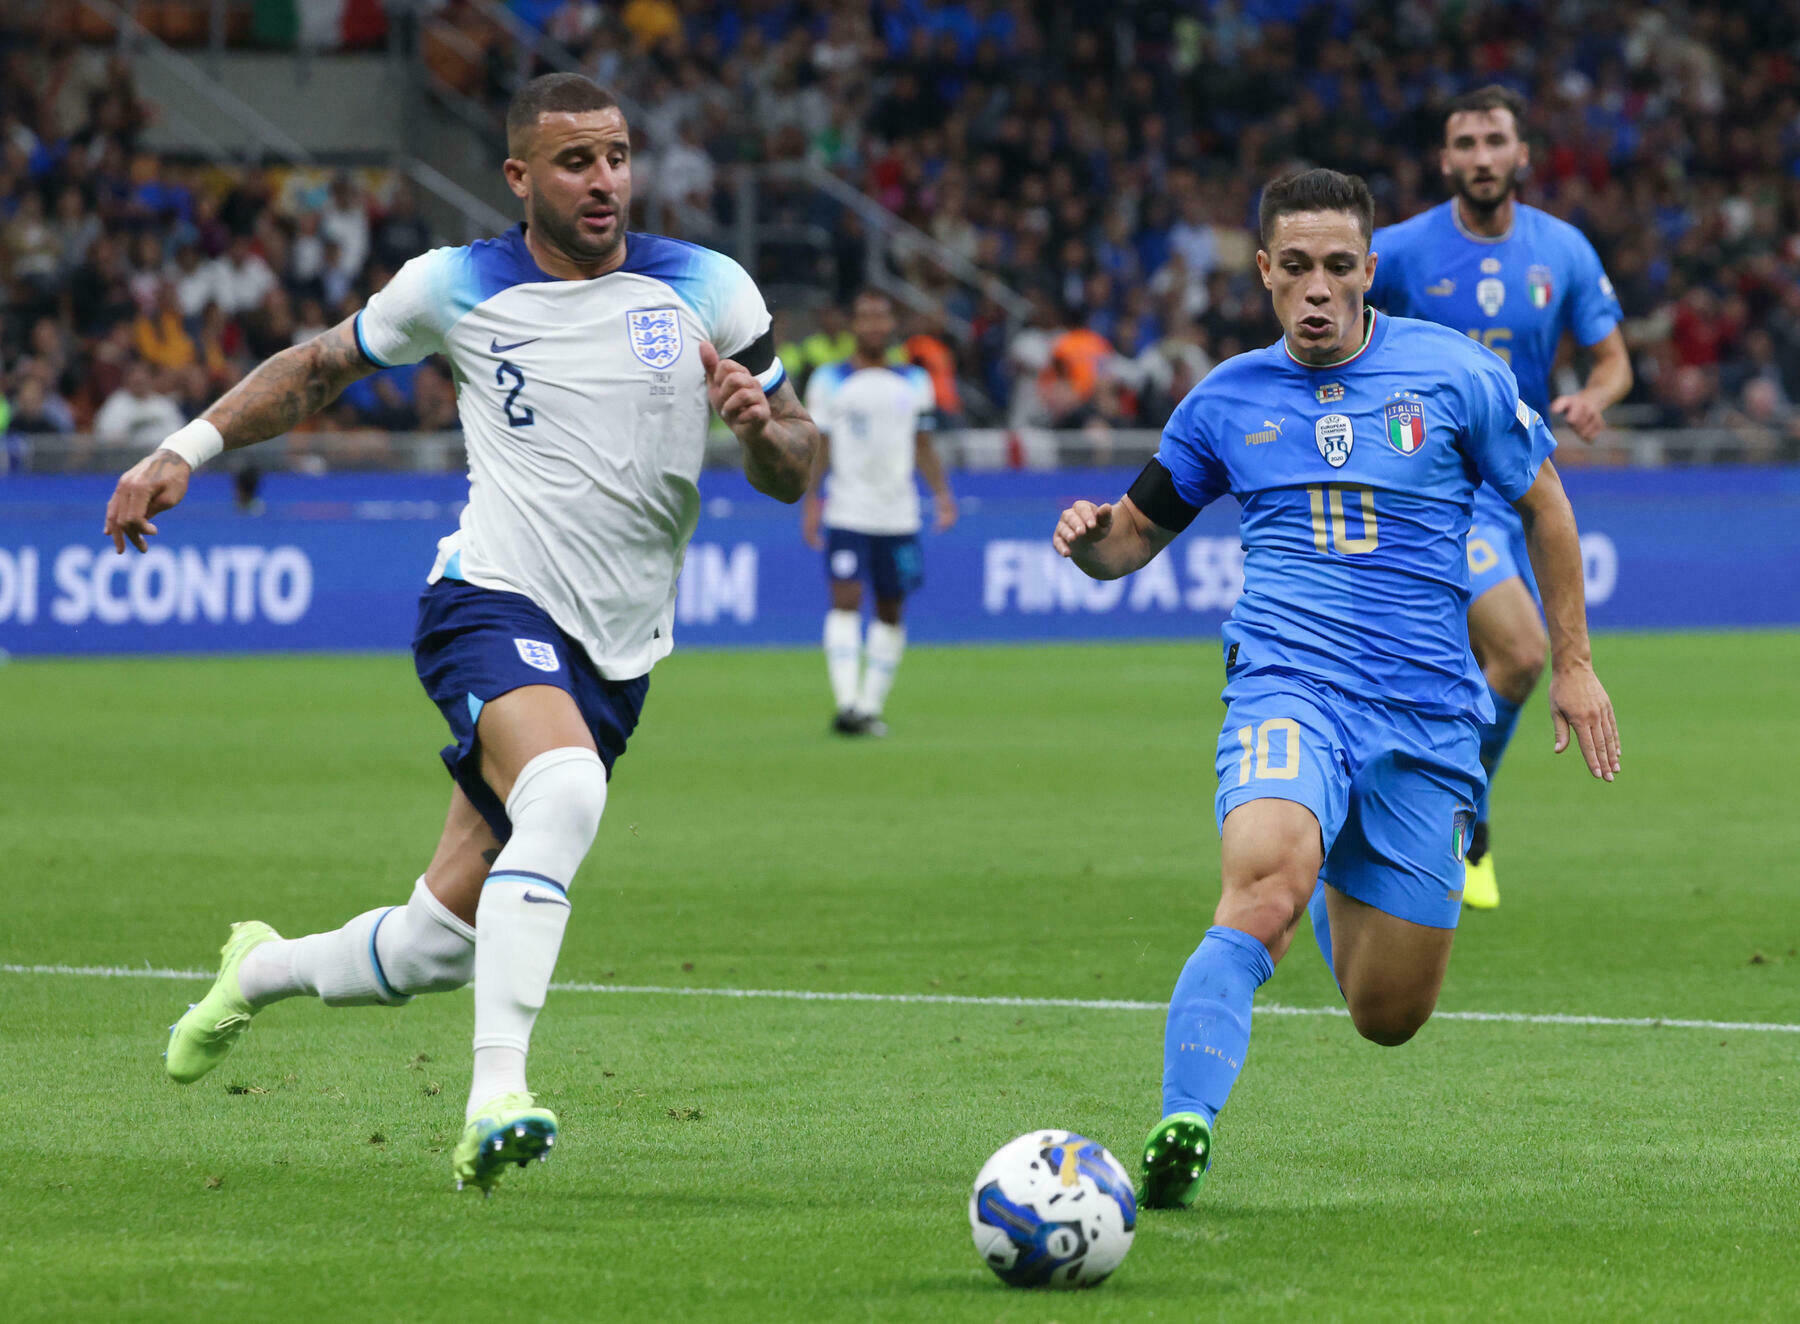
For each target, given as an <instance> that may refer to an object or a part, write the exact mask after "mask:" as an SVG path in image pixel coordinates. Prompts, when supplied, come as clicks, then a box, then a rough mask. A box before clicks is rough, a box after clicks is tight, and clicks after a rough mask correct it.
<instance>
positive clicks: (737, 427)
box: [700, 340, 792, 500]
mask: <svg viewBox="0 0 1800 1324" xmlns="http://www.w3.org/2000/svg"><path fill="white" fill-rule="evenodd" d="M700 366H701V367H702V368H705V369H706V396H707V399H709V400H711V401H712V407H713V409H714V411H715V412H716V413H717V414H718V415H719V417H720V418H722V419H724V420H725V425H726V426H727V427H729V428H730V429H731V430H732V431H733V432H738V433H740V434H741V433H742V432H744V431H749V432H750V433H751V434H752V435H760V434H761V432H762V430H763V428H765V427H767V426H768V425H769V422H770V420H771V419H773V418H774V416H775V415H774V411H773V410H771V409H770V408H769V397H768V396H767V395H765V394H763V388H762V387H761V386H759V385H757V382H756V378H755V377H753V376H752V375H751V373H750V369H748V368H746V367H745V366H744V365H743V364H741V363H737V362H734V361H733V360H731V359H722V358H720V357H719V351H718V350H716V349H714V348H713V347H712V344H711V342H710V341H705V340H702V341H701V342H700ZM789 500H792V498H791V497H790V498H789Z"/></svg>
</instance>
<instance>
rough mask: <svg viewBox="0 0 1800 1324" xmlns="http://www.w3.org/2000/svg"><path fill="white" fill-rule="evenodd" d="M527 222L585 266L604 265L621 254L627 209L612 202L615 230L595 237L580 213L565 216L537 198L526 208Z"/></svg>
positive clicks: (559, 249) (556, 246) (553, 245)
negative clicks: (583, 226) (584, 224)
mask: <svg viewBox="0 0 1800 1324" xmlns="http://www.w3.org/2000/svg"><path fill="white" fill-rule="evenodd" d="M525 219H526V222H527V223H528V224H529V225H530V226H531V228H532V229H534V230H536V231H537V232H538V234H539V235H540V236H542V237H543V239H544V240H545V241H546V242H548V243H549V244H550V245H551V246H552V247H553V248H555V249H557V250H558V251H559V252H561V253H563V254H564V255H565V256H567V257H568V258H570V259H572V260H573V261H575V262H578V263H580V264H582V265H583V266H593V265H601V264H604V263H606V262H608V261H610V260H611V259H612V258H614V257H616V256H617V255H618V252H619V249H620V248H621V247H622V246H623V245H624V243H625V209H624V208H623V207H622V206H620V205H619V204H618V203H617V202H615V203H613V227H612V232H611V233H610V234H609V235H607V236H606V237H605V238H603V239H596V238H595V237H593V236H592V235H589V234H587V233H585V232H584V231H583V230H582V228H581V220H580V217H579V216H562V215H559V214H558V213H556V212H554V211H552V210H551V209H550V208H549V207H547V206H545V205H544V204H543V202H541V201H539V200H537V199H536V198H534V199H533V200H532V201H531V202H530V203H528V204H527V206H526V208H525Z"/></svg>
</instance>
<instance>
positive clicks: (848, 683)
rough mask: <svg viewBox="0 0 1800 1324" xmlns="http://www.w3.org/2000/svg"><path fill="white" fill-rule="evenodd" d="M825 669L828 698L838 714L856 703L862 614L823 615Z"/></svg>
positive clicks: (827, 613)
mask: <svg viewBox="0 0 1800 1324" xmlns="http://www.w3.org/2000/svg"><path fill="white" fill-rule="evenodd" d="M825 670H826V673H827V674H828V675H830V677H831V697H832V698H833V699H835V700H837V707H838V711H839V712H840V713H841V712H843V711H844V710H845V709H846V708H851V707H854V706H855V704H856V681H857V673H858V672H859V671H861V670H862V614H861V613H860V612H854V611H838V610H836V609H835V608H834V609H833V610H831V611H828V612H826V613H825Z"/></svg>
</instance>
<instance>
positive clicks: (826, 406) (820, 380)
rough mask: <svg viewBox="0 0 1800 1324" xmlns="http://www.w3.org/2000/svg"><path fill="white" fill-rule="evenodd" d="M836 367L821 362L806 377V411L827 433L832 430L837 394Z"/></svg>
mask: <svg viewBox="0 0 1800 1324" xmlns="http://www.w3.org/2000/svg"><path fill="white" fill-rule="evenodd" d="M835 367H836V365H835V364H830V363H821V364H820V365H819V366H818V367H816V368H814V369H813V375H812V376H811V377H809V378H807V379H806V412H807V413H808V414H811V415H812V421H813V426H814V427H816V428H818V429H819V431H820V432H823V433H826V434H827V435H829V434H830V432H831V403H832V396H834V395H836V394H837V373H836V372H835V371H833V369H834V368H835Z"/></svg>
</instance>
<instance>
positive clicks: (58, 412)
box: [4, 372, 75, 436]
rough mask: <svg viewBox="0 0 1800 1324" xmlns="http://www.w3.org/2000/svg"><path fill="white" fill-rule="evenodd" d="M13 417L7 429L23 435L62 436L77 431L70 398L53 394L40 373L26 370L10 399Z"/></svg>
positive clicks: (7, 424)
mask: <svg viewBox="0 0 1800 1324" xmlns="http://www.w3.org/2000/svg"><path fill="white" fill-rule="evenodd" d="M8 403H9V404H10V405H11V407H12V413H11V417H10V418H9V419H8V420H7V423H6V427H5V429H4V431H7V432H13V433H18V434H19V435H21V436H41V435H45V434H51V435H60V434H64V433H69V432H73V431H74V430H75V416H74V414H73V413H72V412H71V411H70V409H69V404H68V401H66V400H62V399H60V398H59V397H57V396H54V395H52V394H51V393H50V391H49V389H48V388H47V387H46V386H45V384H44V380H43V376H42V374H40V373H29V372H28V373H24V374H22V375H21V376H20V378H19V384H18V386H17V387H16V388H15V389H14V391H13V394H12V395H11V397H10V398H9V400H8Z"/></svg>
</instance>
